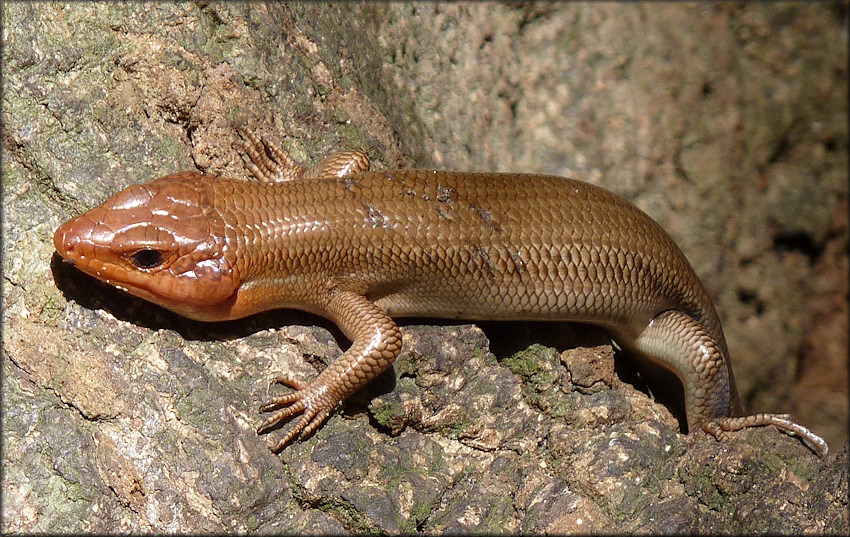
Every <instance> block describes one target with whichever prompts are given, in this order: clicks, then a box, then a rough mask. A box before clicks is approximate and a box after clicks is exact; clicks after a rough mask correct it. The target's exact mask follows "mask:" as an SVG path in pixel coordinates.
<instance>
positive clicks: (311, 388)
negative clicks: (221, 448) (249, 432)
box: [257, 375, 339, 453]
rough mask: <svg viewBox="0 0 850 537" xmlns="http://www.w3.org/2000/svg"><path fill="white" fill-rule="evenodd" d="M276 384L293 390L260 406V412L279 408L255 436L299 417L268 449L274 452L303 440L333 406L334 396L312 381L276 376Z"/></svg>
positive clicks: (336, 397)
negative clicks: (292, 442) (293, 442)
mask: <svg viewBox="0 0 850 537" xmlns="http://www.w3.org/2000/svg"><path fill="white" fill-rule="evenodd" d="M275 382H276V383H279V384H283V385H286V386H289V387H290V388H293V389H295V390H296V391H294V392H291V393H287V394H285V395H282V396H279V397H274V398H272V399H270V400H268V401H266V402H264V403H262V404H261V405H260V411H261V412H267V411H270V410H274V409H275V408H278V407H282V408H279V410H276V411H275V412H274V413H273V414H272V415H271V416H269V418H268V419H266V420H265V421H263V422H262V423H261V424H260V425H259V426H258V427H257V433H264V432H266V431H268V430H270V429H271V428H272V427H274V426H275V425H277V424H278V423H280V422H282V421H284V420H286V419H288V418H291V417H292V416H294V415H296V414H299V413H301V417H300V418H299V419H298V421H296V422H295V425H293V426H292V428H291V429H290V430H289V431H288V432H287V433H286V435H285V436H284V437H283V438H282V439H281V440H280V441H279V442H278V443H277V445H276V446H275V447H274V448H273V449H272V451H274V452H275V453H277V452H279V451H280V450H282V449H283V448H284V447H286V445H287V444H289V443H290V442H291V441H292V440H293V439H294V438H296V437H298V438H299V439H304V438H306V437H307V436H309V435H310V434H312V433H313V432H314V431H315V430H316V429H318V428H319V426H320V425H321V424H322V423H324V422H325V420H326V419H327V418H328V416H330V414H331V412H332V411H333V409H334V408H335V407H336V404H337V403H338V402H339V400H338V395H332V394H331V393H329V391H328V389H327V386H325V385H324V384H323V383H321V382H319V383H318V384H317V383H316V381H313V382H310V383H307V384H303V383H301V382H299V381H297V380H295V379H293V378H291V377H289V376H288V375H280V376H279V377H277V378H276V379H275Z"/></svg>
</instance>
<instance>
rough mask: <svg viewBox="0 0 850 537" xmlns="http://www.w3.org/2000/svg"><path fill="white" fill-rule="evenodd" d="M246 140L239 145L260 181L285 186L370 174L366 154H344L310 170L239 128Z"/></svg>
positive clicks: (276, 148) (333, 156)
mask: <svg viewBox="0 0 850 537" xmlns="http://www.w3.org/2000/svg"><path fill="white" fill-rule="evenodd" d="M236 131H237V132H238V133H239V134H240V135H241V136H242V138H243V140H241V141H239V142H237V143H236V147H238V148H239V149H241V150H242V152H243V153H245V155H246V156H247V157H248V160H246V161H245V166H246V167H247V168H248V169H249V170H250V171H251V173H253V174H254V177H256V178H257V179H259V180H260V181H264V182H268V183H281V182H284V181H297V180H300V179H313V178H321V177H327V178H341V177H346V176H349V175H354V174H357V173H360V172H365V171H369V168H370V166H371V162H370V160H369V156H368V155H367V154H366V153H364V152H363V151H340V152H338V153H333V154H332V155H330V156H328V157H326V158H324V159H323V160H321V161H320V162H318V163H317V164H315V165H313V166H310V167H307V166H302V165H301V164H299V163H298V162H296V161H295V160H294V159H293V158H292V157H291V156H290V155H289V153H287V152H286V151H284V150H282V149H280V148H279V147H278V146H276V145H275V144H273V143H272V142H270V141H268V140H263V139H262V138H260V137H259V136H257V135H255V134H254V133H253V132H251V131H250V130H248V129H246V128H245V127H236Z"/></svg>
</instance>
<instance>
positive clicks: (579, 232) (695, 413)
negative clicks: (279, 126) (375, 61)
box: [54, 129, 827, 455]
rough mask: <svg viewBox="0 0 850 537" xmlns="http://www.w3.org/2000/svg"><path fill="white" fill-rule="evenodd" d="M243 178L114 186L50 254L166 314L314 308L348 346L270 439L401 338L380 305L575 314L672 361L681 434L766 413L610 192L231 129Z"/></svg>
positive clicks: (656, 246) (211, 316) (652, 232)
mask: <svg viewBox="0 0 850 537" xmlns="http://www.w3.org/2000/svg"><path fill="white" fill-rule="evenodd" d="M240 133H241V134H242V136H243V138H245V140H246V141H245V142H243V143H241V147H242V149H243V150H244V151H245V153H246V154H247V155H248V157H249V159H250V162H249V163H248V164H247V165H248V168H249V169H250V170H251V171H252V172H253V173H254V175H255V176H257V177H258V178H259V179H260V181H237V180H231V179H220V178H216V177H211V176H208V175H203V174H201V173H197V172H184V173H180V174H176V175H170V176H167V177H162V178H160V179H157V180H155V181H152V182H150V183H146V184H143V185H134V186H130V187H128V188H127V189H125V190H123V191H122V192H119V193H118V194H116V195H115V196H113V197H112V198H110V199H109V200H107V201H106V202H105V203H104V204H103V205H101V206H100V207H97V208H95V209H92V210H91V211H89V212H88V213H86V214H83V215H81V216H79V217H77V218H75V219H73V220H71V221H69V222H67V223H65V224H64V225H62V226H61V227H60V228H59V229H58V230H57V231H56V234H55V237H54V244H55V246H56V249H57V251H58V252H59V254H60V255H61V256H62V257H63V258H65V259H67V260H70V261H73V262H74V263H75V264H76V266H77V267H78V268H80V270H82V271H84V272H86V273H88V274H91V275H93V276H95V277H97V278H100V279H101V280H104V281H106V282H107V283H110V284H112V285H115V286H117V287H119V288H122V289H124V290H126V291H128V292H130V293H132V294H135V295H137V296H140V297H142V298H145V299H147V300H149V301H151V302H154V303H156V304H159V305H161V306H164V307H166V308H169V309H171V310H173V311H175V312H177V313H179V314H181V315H185V316H186V317H190V318H193V319H199V320H203V321H220V320H227V319H237V318H240V317H245V316H248V315H252V314H254V313H258V312H261V311H266V310H270V309H276V308H296V309H302V310H306V311H309V312H312V313H316V314H319V315H322V316H325V317H327V318H328V319H330V320H332V321H333V322H334V323H336V324H337V325H338V326H339V327H340V329H341V330H342V331H343V332H344V333H345V335H346V337H348V338H349V339H351V341H352V342H353V343H352V345H351V347H350V348H349V349H348V350H347V351H346V352H345V353H343V355H342V356H341V357H340V358H339V359H338V360H337V361H336V362H334V363H333V364H331V365H330V366H329V367H328V368H327V369H325V370H324V371H323V372H322V373H321V374H320V375H319V376H318V377H316V378H315V379H314V380H313V381H311V382H309V383H306V384H302V383H299V382H296V381H294V380H293V379H289V378H288V377H281V378H280V379H278V380H279V381H280V382H282V383H284V384H287V385H289V386H291V387H292V388H294V389H295V391H294V392H292V393H290V394H287V395H284V396H282V397H278V398H275V399H272V400H271V401H268V402H267V403H265V404H264V405H262V407H261V410H263V411H267V410H272V409H276V408H278V410H277V411H276V412H275V413H274V414H273V415H272V416H271V417H270V418H269V419H267V420H266V421H265V422H264V423H263V424H262V425H260V427H259V430H260V431H264V430H266V429H268V428H270V427H271V426H273V425H274V424H276V423H278V422H279V421H281V420H284V419H287V418H289V417H291V416H294V415H296V414H299V413H300V414H301V417H300V419H299V420H298V421H297V422H296V423H295V425H294V426H293V427H292V428H291V429H290V431H289V432H288V433H287V434H286V435H285V437H284V438H283V439H282V440H281V441H280V442H279V443H278V445H277V447H276V448H275V450H280V449H282V448H283V447H284V446H285V445H286V444H287V443H288V442H290V441H291V440H292V439H293V438H295V437H296V436H299V437H304V436H306V435H308V434H310V433H311V432H313V431H314V430H315V429H316V428H317V427H319V426H320V425H321V424H322V423H323V422H324V420H325V419H326V418H327V417H328V415H329V414H330V412H331V411H333V409H334V408H335V407H336V406H337V404H339V403H340V402H341V401H342V400H344V399H345V398H346V397H348V396H349V395H351V394H352V393H353V392H354V391H356V390H357V389H359V388H360V387H362V386H363V385H365V384H367V383H368V382H369V381H371V380H372V379H373V378H375V377H376V376H377V375H379V374H380V373H381V372H382V371H384V370H386V369H387V368H388V367H389V366H390V365H391V364H392V362H393V360H395V358H396V356H397V355H398V353H399V351H400V350H401V341H402V340H401V334H400V332H399V329H398V327H397V326H396V324H395V322H393V319H392V317H405V316H426V317H443V318H451V319H472V320H499V319H502V320H515V319H527V320H563V321H580V322H588V323H593V324H597V325H600V326H602V327H604V328H606V329H607V330H608V331H609V332H610V333H611V334H612V335H613V336H614V338H615V339H616V340H617V341H618V342H619V343H620V344H621V345H622V346H624V347H625V348H626V349H628V350H629V351H631V352H635V353H640V354H642V355H643V356H645V357H648V358H649V359H651V360H653V361H655V362H657V363H659V364H661V365H663V366H664V367H666V368H668V369H670V370H672V371H673V372H675V373H676V375H677V376H678V377H679V378H680V379H681V381H682V383H683V386H684V390H685V403H686V412H687V422H688V428H689V430H690V432H692V433H693V432H694V431H697V430H699V429H700V428H702V429H704V430H706V431H708V432H710V433H712V434H714V435H715V436H718V437H719V436H720V435H721V434H722V431H724V430H737V429H741V428H744V427H751V426H756V425H767V424H773V425H776V426H778V427H780V428H782V429H784V430H786V431H788V432H792V433H796V434H798V435H800V436H801V438H803V439H804V441H805V442H806V443H807V444H808V445H809V446H810V447H811V448H812V449H813V450H815V451H816V452H818V453H820V454H822V455H825V454H826V450H827V448H826V444H825V442H823V440H821V439H820V438H818V437H817V436H815V435H814V434H812V433H811V432H809V431H808V430H806V429H804V428H802V427H800V426H799V425H797V424H795V423H793V422H791V421H790V419H789V418H788V417H787V416H784V415H769V414H760V415H754V416H747V417H744V418H732V416H737V415H739V414H740V411H741V410H740V404H739V402H738V395H737V393H736V391H735V383H734V379H733V377H732V370H731V366H730V364H729V361H728V351H727V348H726V341H725V339H724V337H723V330H722V328H721V326H720V320H719V318H718V316H717V313H716V311H715V309H714V306H713V305H712V303H711V300H710V298H709V297H708V294H707V293H706V291H705V289H704V288H703V286H702V285H701V283H700V282H699V280H698V278H697V276H696V274H695V273H694V271H693V269H692V268H691V266H690V264H689V263H688V261H687V260H686V259H685V257H684V255H683V254H682V253H681V251H680V250H679V248H678V247H677V246H676V245H675V243H674V242H673V240H672V239H671V238H670V236H669V235H668V234H667V233H666V232H665V231H664V230H663V229H661V227H660V226H658V224H656V223H655V222H654V221H652V220H651V219H650V218H649V217H648V216H647V215H646V214H644V213H643V212H641V211H640V210H639V209H637V208H636V207H635V206H634V205H632V204H630V203H629V202H627V201H626V200H624V199H623V198H620V197H618V196H616V195H614V194H612V193H610V192H608V191H606V190H603V189H601V188H599V187H596V186H593V185H589V184H587V183H582V182H579V181H575V180H572V179H564V178H561V177H555V176H547V175H536V174H495V173H455V172H445V171H426V170H387V171H377V172H371V171H368V170H369V159H368V157H367V156H366V155H365V154H364V153H361V152H359V151H351V152H346V153H339V154H337V155H334V156H331V157H329V158H328V159H326V160H325V161H323V162H321V163H319V164H317V165H316V166H313V167H311V168H305V167H303V166H301V165H299V164H298V163H296V162H295V161H293V160H292V159H291V158H290V157H289V156H288V155H287V154H286V153H284V152H283V151H281V150H280V149H278V148H277V147H275V146H273V145H271V144H264V143H263V142H262V141H261V140H259V139H258V138H257V137H255V136H254V135H253V134H251V133H250V132H248V131H246V130H244V129H242V130H240Z"/></svg>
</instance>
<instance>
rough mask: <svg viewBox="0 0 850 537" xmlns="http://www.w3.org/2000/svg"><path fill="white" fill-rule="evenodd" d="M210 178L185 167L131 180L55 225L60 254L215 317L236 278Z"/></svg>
mask: <svg viewBox="0 0 850 537" xmlns="http://www.w3.org/2000/svg"><path fill="white" fill-rule="evenodd" d="M210 179H211V178H209V177H205V176H203V175H202V174H200V173H195V172H187V173H181V174H176V175H170V176H167V177H162V178H160V179H157V180H155V181H152V182H150V183H147V184H144V185H133V186H130V187H128V188H126V189H124V190H122V191H121V192H119V193H118V194H116V195H114V196H113V197H111V198H109V199H108V200H106V201H105V202H104V203H103V204H102V205H101V206H99V207H96V208H94V209H92V210H91V211H89V212H87V213H85V214H83V215H80V216H78V217H76V218H74V219H72V220H70V221H68V222H66V223H64V224H62V225H61V226H60V227H59V229H57V230H56V233H55V235H54V236H53V244H54V245H55V246H56V251H58V252H59V255H61V256H62V257H63V258H64V259H67V260H69V261H72V262H73V263H74V264H75V265H76V267H77V268H79V269H80V270H82V271H83V272H85V273H87V274H90V275H92V276H94V277H96V278H98V279H100V280H103V281H105V282H106V283H108V284H110V285H114V286H116V287H118V288H120V289H123V290H125V291H127V292H129V293H131V294H133V295H136V296H139V297H141V298H144V299H146V300H149V301H151V302H153V303H155V304H159V305H160V306H163V307H165V308H168V309H170V310H172V311H175V312H177V313H179V314H181V315H184V316H186V317H189V318H192V319H198V320H220V319H222V318H228V317H230V316H229V315H228V314H227V313H226V312H227V311H229V310H230V307H231V305H232V304H233V302H234V301H235V300H236V293H237V290H238V288H239V284H240V279H239V274H238V270H237V269H236V263H235V253H233V252H230V251H228V247H227V244H226V241H225V229H224V227H225V226H224V222H223V221H222V218H221V215H220V213H219V212H218V211H217V210H216V209H215V208H214V207H213V204H212V200H211V197H212V191H211V189H210V186H209V185H210Z"/></svg>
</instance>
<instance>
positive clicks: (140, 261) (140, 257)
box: [130, 249, 162, 268]
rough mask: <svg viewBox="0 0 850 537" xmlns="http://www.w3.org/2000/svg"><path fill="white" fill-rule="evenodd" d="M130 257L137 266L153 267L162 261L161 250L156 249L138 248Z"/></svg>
mask: <svg viewBox="0 0 850 537" xmlns="http://www.w3.org/2000/svg"><path fill="white" fill-rule="evenodd" d="M130 259H132V260H133V263H134V264H135V265H136V266H137V267H139V268H154V267H155V266H157V265H159V264H160V263H162V252H160V251H158V250H149V249H145V250H139V251H138V252H136V253H135V254H133V255H132V256H130Z"/></svg>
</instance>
